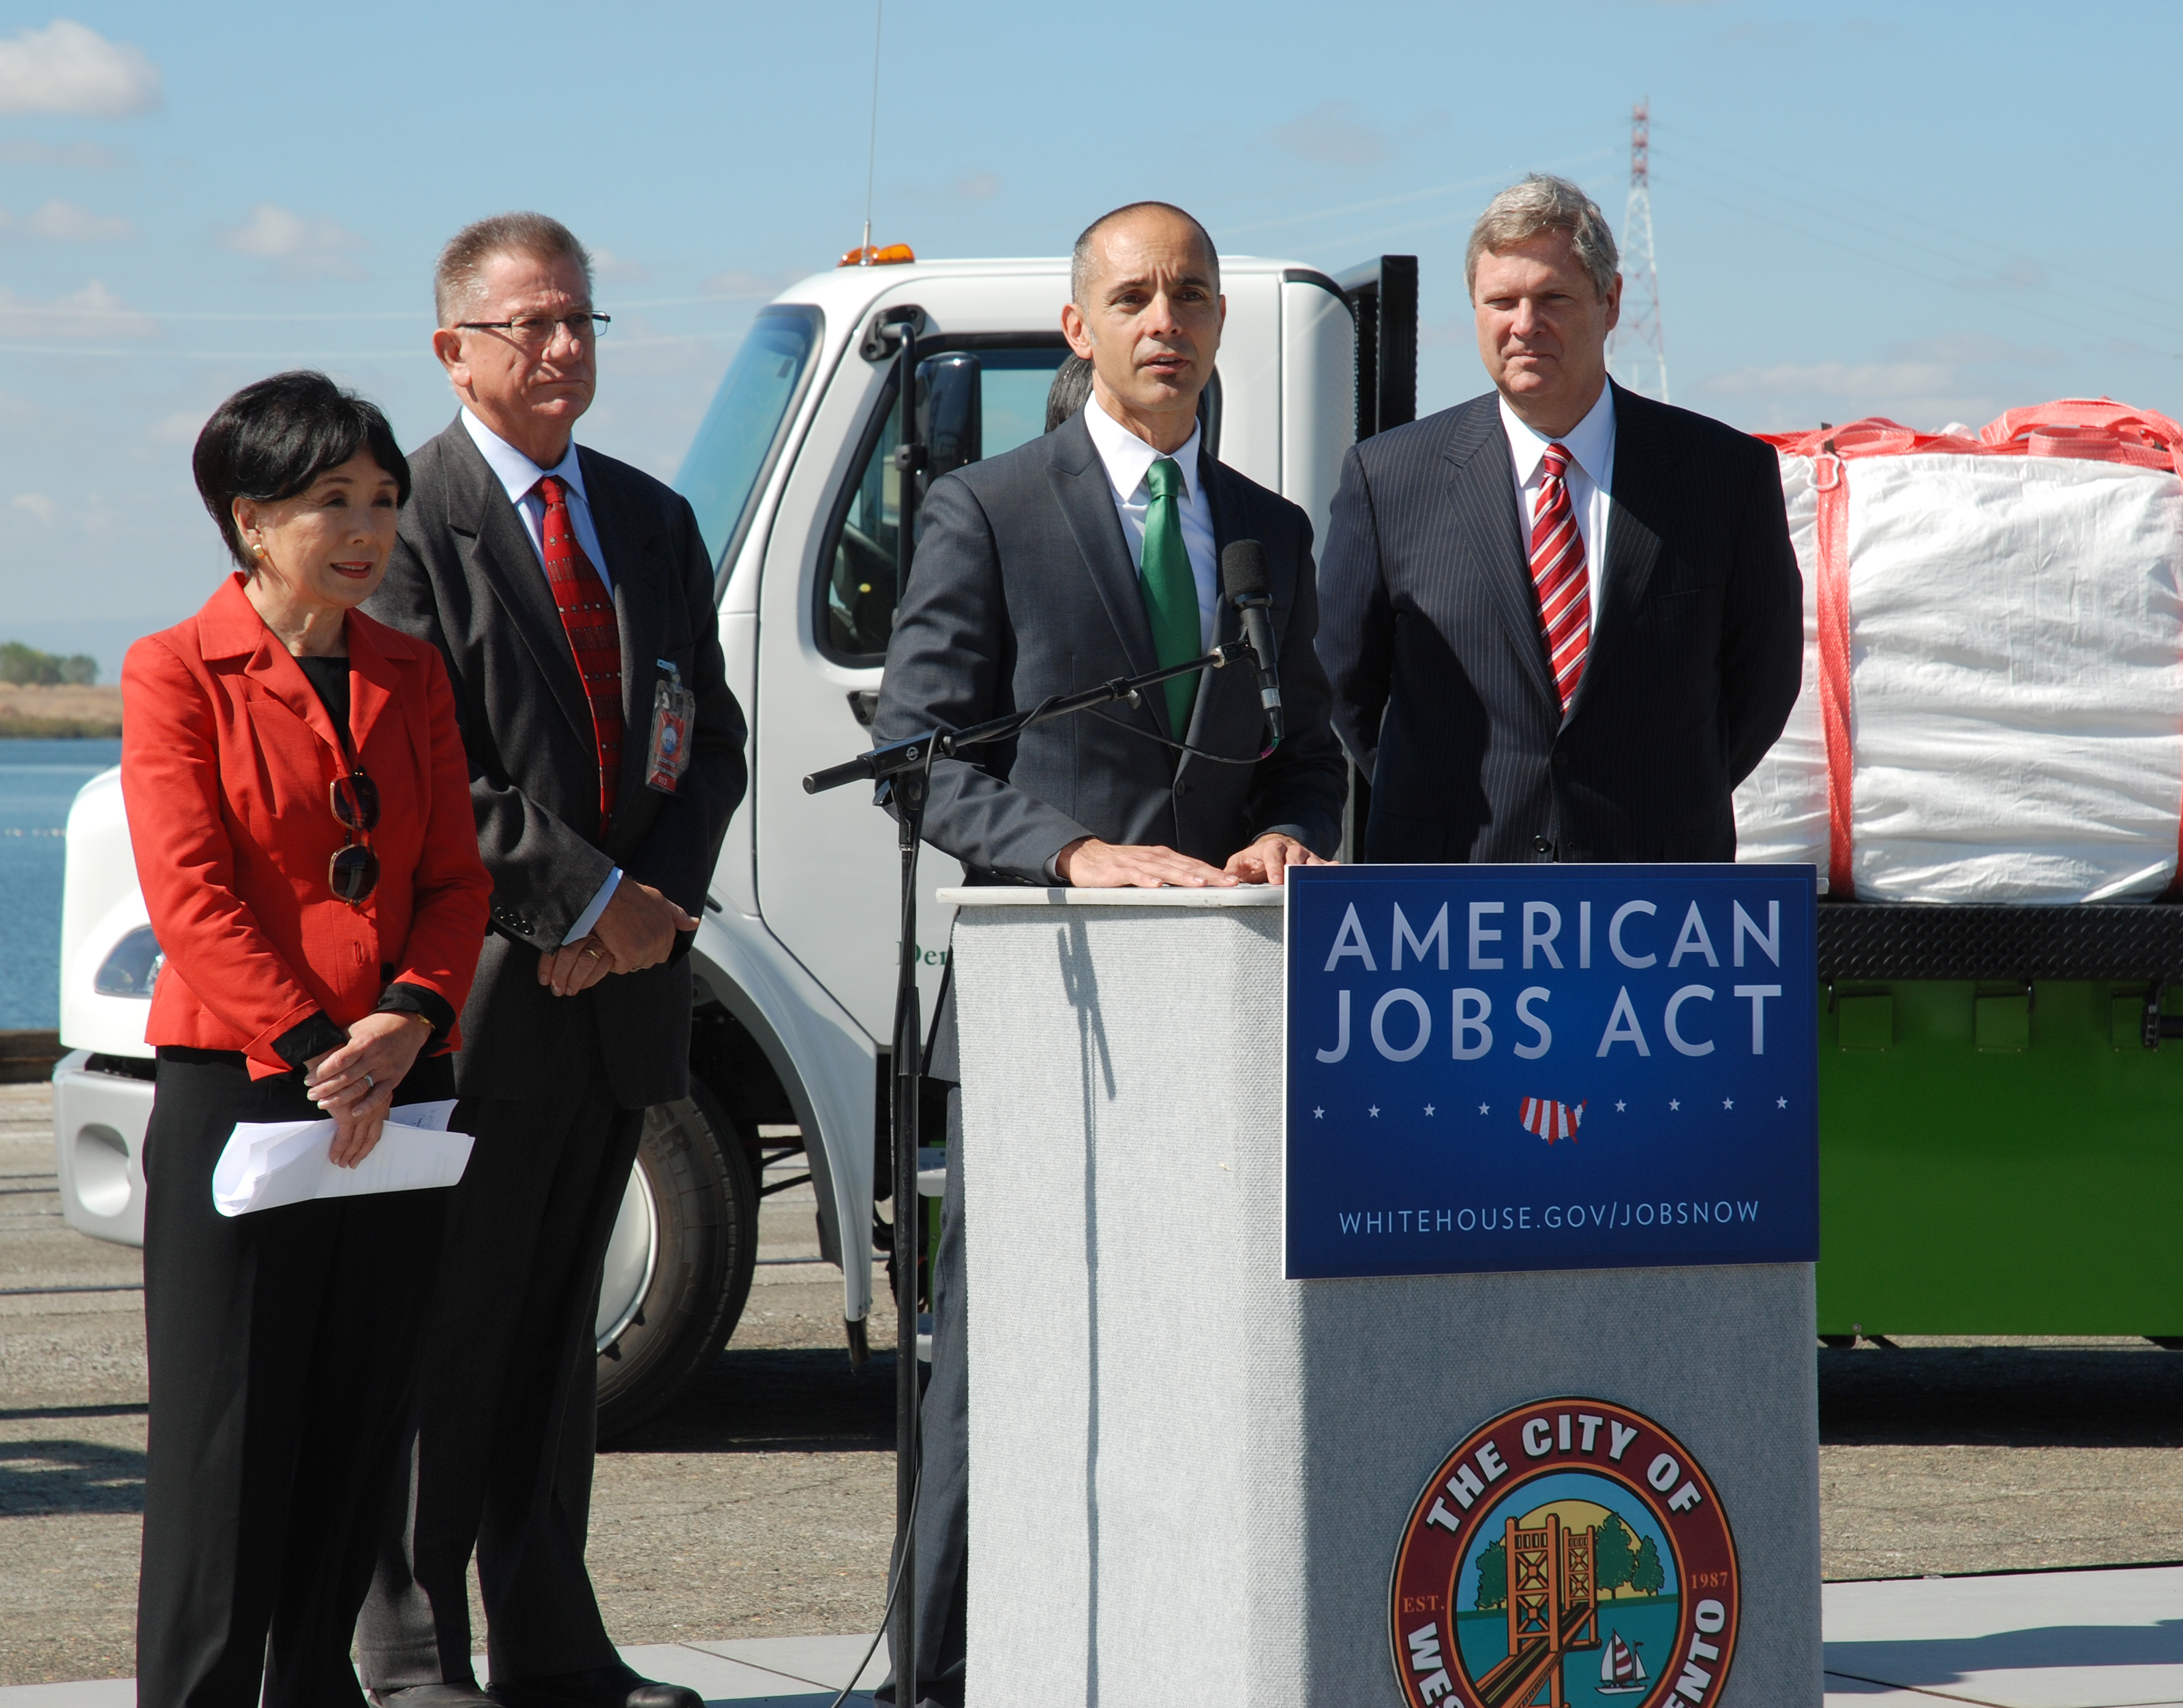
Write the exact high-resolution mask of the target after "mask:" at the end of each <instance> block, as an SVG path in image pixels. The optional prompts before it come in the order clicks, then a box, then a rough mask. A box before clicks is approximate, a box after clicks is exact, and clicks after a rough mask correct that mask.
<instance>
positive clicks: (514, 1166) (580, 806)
mask: <svg viewBox="0 0 2183 1708" xmlns="http://www.w3.org/2000/svg"><path fill="white" fill-rule="evenodd" d="M591 284H592V281H591V260H590V257H589V256H588V255H587V254H586V253H585V250H584V248H583V246H582V245H581V244H580V243H579V242H577V241H576V239H575V236H573V235H572V234H571V233H570V232H569V230H568V228H567V227H566V226H564V225H562V224H560V222H559V221H558V220H549V219H547V218H546V217H545V216H543V215H542V214H502V215H500V216H498V217H497V218H494V219H491V220H480V221H479V222H478V223H477V224H475V225H470V226H469V227H467V228H466V229H464V231H460V232H458V233H457V234H456V236H454V238H453V240H452V241H451V242H449V243H448V244H447V248H445V249H444V250H443V251H442V253H441V255H440V260H439V266H438V269H437V271H436V275H435V277H434V280H433V293H434V297H435V299H436V307H437V309H438V313H439V330H438V331H436V332H434V333H433V335H432V349H433V353H434V354H435V355H436V356H437V357H438V358H439V359H440V363H441V365H442V367H443V368H445V369H446V370H447V379H448V381H449V383H450V384H451V385H452V386H453V387H454V390H455V393H456V395H457V396H458V398H461V400H462V411H461V414H459V415H458V417H457V419H456V420H455V422H454V424H453V426H449V427H448V428H447V431H444V432H442V434H441V435H440V436H439V437H437V438H436V439H433V440H432V441H430V442H429V443H427V444H426V445H425V446H424V447H422V448H420V449H419V451H418V452H417V453H416V455H415V456H414V458H413V459H411V463H410V467H411V469H412V470H413V471H414V478H415V486H414V496H413V498H411V501H410V503H409V505H408V509H406V510H405V511H404V512H403V516H402V521H401V527H400V532H399V536H398V539H397V544H396V547H395V550H394V556H393V562H392V567H391V568H390V569H389V570H388V573H387V578H386V583H385V585H384V586H383V587H381V588H380V592H379V593H377V594H376V595H375V597H374V598H373V600H372V601H371V604H370V607H369V608H370V609H371V612H372V614H373V615H375V616H378V617H380V619H381V620H385V621H386V622H389V623H392V625H393V626H395V627H397V628H399V629H403V630H405V631H408V632H409V633H411V634H414V635H416V636H418V637H420V638H423V639H426V640H430V642H432V643H433V644H435V645H436V646H437V647H438V648H440V650H441V652H442V654H443V655H444V656H445V658H446V659H447V671H448V675H449V677H450V679H451V680H452V682H453V687H454V692H455V700H456V704H457V708H458V711H459V713H460V715H461V720H462V727H463V740H464V746H465V748H467V750H468V753H469V771H470V799H471V804H472V806H473V808H474V809H475V813H476V817H477V826H478V842H479V848H480V853H481V854H483V856H484V859H485V864H486V871H488V872H489V873H490V874H491V876H492V882H493V893H492V928H491V932H490V934H489V935H488V936H487V937H486V943H485V949H484V952H483V954H482V955H481V956H480V960H479V963H478V975H477V979H476V982H475V984H474V985H473V986H472V987H471V991H470V999H469V1004H468V1006H467V1007H465V1008H464V1010H463V1015H462V1032H463V1048H462V1051H461V1053H460V1054H459V1055H458V1057H457V1060H456V1066H455V1074H456V1085H457V1089H458V1091H459V1092H460V1093H461V1095H462V1098H463V1104H462V1106H461V1108H460V1109H459V1110H458V1111H457V1113H456V1119H455V1124H456V1125H457V1126H458V1127H459V1128H460V1129H461V1130H462V1131H464V1132H469V1133H472V1134H475V1137H476V1140H477V1143H476V1146H475V1149H474V1150H473V1151H472V1153H471V1156H470V1163H469V1170H468V1171H467V1172H466V1173H465V1174H464V1177H463V1181H462V1183H461V1185H459V1186H458V1187H457V1188H455V1189H454V1193H453V1203H452V1205H450V1211H449V1216H448V1238H447V1247H446V1250H445V1253H444V1255H443V1258H442V1266H441V1272H440V1277H439V1281H438V1283H437V1291H436V1299H435V1304H434V1307H433V1317H432V1320H431V1322H430V1326H429V1327H428V1329H427V1331H426V1335H425V1349H424V1355H423V1360H422V1366H421V1370H420V1374H419V1396H418V1403H417V1418H418V1421H417V1433H416V1438H415V1446H414V1455H413V1459H412V1464H411V1477H410V1482H409V1486H408V1499H407V1502H406V1507H405V1509H404V1510H401V1511H400V1512H399V1514H398V1516H395V1515H392V1514H390V1519H389V1526H388V1533H387V1535H386V1539H385V1543H384V1545H383V1546H382V1547H381V1549H380V1561H379V1567H378V1572H377V1576H376V1579H375V1583H374V1584H373V1586H372V1592H371V1597H370V1600H369V1601H368V1602H367V1603H366V1605H365V1607H364V1616H363V1618H362V1619H361V1620H360V1621H359V1622H358V1653H359V1658H360V1662H361V1671H362V1673H363V1677H364V1683H365V1684H366V1686H367V1687H368V1688H369V1689H370V1691H371V1693H372V1695H373V1697H374V1698H375V1700H377V1701H378V1702H380V1704H381V1705H392V1704H397V1703H398V1704H400V1705H402V1708H489V1705H491V1704H493V1703H497V1704H499V1705H501V1708H698V1704H699V1698H698V1696H697V1693H696V1692H694V1691H692V1690H688V1689H684V1688H682V1687H681V1686H680V1685H674V1684H659V1683H653V1682H651V1681H649V1680H647V1679H645V1678H642V1677H640V1676H639V1675H638V1674H637V1673H636V1672H634V1671H633V1670H631V1669H630V1667H628V1666H625V1665H624V1664H623V1663H622V1662H621V1661H620V1660H619V1658H618V1657H617V1655H615V1652H614V1645H613V1644H612V1642H611V1641H610V1640H609V1638H608V1635H607V1631H606V1627H605V1625H604V1623H603V1622H602V1621H601V1619H600V1616H599V1611H598V1605H597V1600H596V1598H595V1597H594V1596H593V1594H592V1584H591V1579H590V1577H589V1576H588V1574H587V1573H586V1571H585V1568H584V1544H585V1538H586V1529H587V1526H588V1522H589V1515H590V1508H591V1492H592V1449H593V1444H594V1409H595V1405H596V1386H597V1354H596V1351H595V1349H594V1346H593V1339H592V1316H593V1312H594V1310H596V1308H597V1305H596V1301H597V1295H598V1287H599V1272H600V1268H601V1266H602V1264H603V1261H604V1259H605V1253H606V1243H607V1239H608V1235H609V1233H610V1232H612V1230H613V1227H614V1218H615V1216H616V1214H617V1212H618V1211H619V1208H620V1205H621V1201H622V1194H623V1192H624V1191H625V1188H626V1186H627V1183H628V1180H629V1173H630V1164H631V1162H632V1161H633V1160H634V1159H635V1156H636V1144H637V1138H638V1135H639V1132H640V1130H641V1128H642V1124H643V1120H644V1110H646V1109H647V1107H648V1106H649V1105H651V1104H657V1103H666V1102H669V1101H672V1100H673V1099H677V1098H680V1097H684V1096H686V1095H687V1094H688V1082H689V1038H690V971H689V966H688V963H687V961H686V960H685V958H684V957H685V954H686V951H687V949H688V948H689V945H690V938H691V933H692V932H694V931H695V930H696V929H697V911H698V909H699V908H700V907H701V905H702V904H703V901H704V897H705V886H706V884H707V882H708V880H709V879H710V878H711V876H712V873H713V868H714V862H715V861H716V860H717V859H718V857H719V848H720V843H721V840H722V838H723V837H724V836H725V833H726V831H727V824H728V816H729V815H730V813H732V812H733V811H734V810H735V808H736V804H737V803H738V802H740V801H741V799H742V793H743V787H744V782H745V771H744V765H743V738H744V734H745V731H744V726H743V720H742V711H741V710H740V709H739V708H738V707H737V706H736V700H735V697H734V695H733V694H732V693H730V692H729V689H728V687H727V683H726V681H725V674H724V669H723V665H722V662H721V657H720V647H719V633H718V628H717V621H716V618H715V615H714V608H713V565H712V561H711V559H710V557H709V555H708V553H707V551H706V549H705V545H704V542H703V540H702V539H701V538H700V537H699V536H698V531H697V519H696V517H695V516H694V515H692V513H691V509H690V506H689V505H688V503H686V502H685V501H684V500H683V499H682V498H680V497H678V496H677V495H676V494H675V493H674V492H672V491H670V490H669V488H667V487H664V486H662V485H661V484H660V483H659V482H658V481H655V480H653V478H652V477H651V476H648V475H645V474H642V473H640V472H639V471H638V470H636V469H633V468H631V467H630V466H629V465H627V464H625V463H619V462H616V461H614V459H612V458H609V457H603V456H601V455H600V454H599V453H597V452H596V451H592V450H589V449H585V448H580V447H579V446H577V445H576V444H575V442H574V440H573V439H572V437H570V436H571V433H572V431H573V430H574V428H575V424H576V420H577V418H578V417H579V416H580V415H581V414H583V413H584V411H585V410H586V409H588V408H589V407H590V405H591V402H592V391H593V388H594V386H595V383H596V380H597V372H596V360H595V359H596V355H597V342H598V337H599V334H600V333H601V332H602V331H604V330H605V326H606V323H607V316H606V315H604V314H599V313H597V311H596V310H595V309H594V308H593V306H592V289H591ZM474 1548H475V1552H476V1555H477V1563H478V1580H479V1587H480V1591H481V1592H482V1595H483V1599H484V1605H485V1612H486V1653H487V1655H488V1657H489V1659H490V1662H491V1675H492V1694H491V1695H490V1696H487V1695H486V1694H485V1693H483V1692H481V1691H480V1689H479V1688H478V1685H477V1682H476V1679H475V1677H474V1675H473V1673H472V1671H471V1666H470V1654H471V1633H470V1628H469V1600H468V1594H467V1588H468V1586H467V1575H468V1566H469V1558H470V1555H471V1552H472V1549H474Z"/></svg>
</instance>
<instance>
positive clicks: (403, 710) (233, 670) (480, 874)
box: [121, 576, 492, 1079]
mask: <svg viewBox="0 0 2183 1708" xmlns="http://www.w3.org/2000/svg"><path fill="white" fill-rule="evenodd" d="M347 638H348V653H349V670H350V676H349V697H350V700H351V705H350V709H349V730H350V740H351V742H352V743H353V747H354V749H355V751H356V753H357V754H358V757H359V758H360V759H361V761H362V763H363V766H364V771H365V772H366V773H367V774H368V775H369V776H370V777H371V779H372V781H373V782H375V783H376V784H378V786H379V800H380V814H379V826H378V828H377V829H375V830H374V831H373V832H371V833H370V835H369V837H368V838H366V839H367V840H368V841H369V843H370V844H371V846H372V848H373V850H374V852H375V853H376V854H378V856H379V866H380V875H379V885H378V887H377V888H376V889H375V890H374V891H373V892H372V893H371V894H370V895H369V896H368V897H366V898H365V899H364V903H363V904H362V905H361V906H359V907H351V906H349V905H348V904H347V903H346V902H342V901H338V900H336V899H335V898H334V895H333V893H332V891H331V889H330V888H329V887H328V886H327V880H326V865H327V862H328V861H329V860H331V859H332V857H333V855H334V854H335V853H336V851H337V850H338V849H339V848H341V847H342V844H343V843H345V842H346V841H347V840H348V837H347V832H346V831H345V830H344V829H343V828H342V825H341V822H340V821H338V820H337V819H336V818H335V817H334V815H333V809H332V807H331V804H330V802H329V799H328V794H327V791H328V787H329V785H331V782H333V780H334V779H335V778H336V777H337V776H344V775H346V774H347V761H346V760H345V759H343V757H342V747H341V743H340V741H339V740H338V738H337V737H336V732H335V730H334V726H333V720H332V719H331V718H330V717H329V716H328V715H326V709H325V705H324V704H323V703H322V702H321V701H320V700H319V697H318V695H317V693H314V691H313V689H312V687H311V685H310V682H309V681H308V679H307V678H306V677H305V676H304V675H303V670H302V668H301V667H300V666H299V665H297V663H296V661H295V659H293V658H292V657H291V656H290V654H289V653H288V649H287V648H286V647H284V646H282V645H281V643H280V641H279V640H278V639H276V638H275V636H274V634H273V631H271V630H270V629H269V628H267V627H266V626H265V623H264V620H263V619H262V618H260V617H259V616H258V611H257V608H256V607H255V606H253V604H251V603H250V601H249V599H248V598H247V597H245V595H244V593H243V591H242V577H241V576H231V577H229V579H228V580H227V581H226V582H225V584H223V585H222V587H220V589H219V592H217V593H214V595H213V596H212V598H209V599H208V600H207V601H206V602H205V604H204V609H202V610H200V611H199V612H198V613H197V615H195V616H194V617H192V618H190V619H189V620H187V621H186V622H181V623H178V624H176V625H175V626H174V627H173V628H171V629H168V630H166V631H164V632H163V633H160V634H156V635H148V636H147V637H145V638H144V639H142V640H141V641H139V642H137V643H136V645H135V646H133V647H131V648H130V649H129V657H128V660H127V662H126V663H125V664H124V665H123V666H122V669H121V704H122V717H121V794H122V798H123V800H124V802H125V803H126V804H127V807H128V811H129V837H130V841H131V843H132V844H133V845H134V847H135V848H136V877H137V882H138V883H139V884H140V885H141V886H142V889H143V893H144V904H145V906H146V907H147V909H148V910H150V913H151V916H152V929H153V933H154V935H156V936H157V937H158V940H159V947H160V948H161V949H164V951H165V953H166V957H167V961H166V966H165V968H164V971H162V972H161V973H160V975H159V982H158V985H157V987H156V988H154V990H153V996H152V1012H151V1016H150V1019H149V1021H148V1022H147V1025H146V1026H145V1028H144V1037H145V1040H146V1042H147V1043H153V1044H189V1045H193V1046H195V1047H197V1048H198V1049H232V1050H241V1051H242V1052H243V1053H244V1054H247V1056H248V1057H249V1059H250V1072H251V1077H253V1078H254V1079H264V1078H266V1077H269V1076H271V1075H274V1074H279V1073H286V1072H287V1071H288V1064H287V1063H286V1061H284V1060H281V1056H280V1055H279V1054H278V1053H277V1052H276V1051H275V1049H274V1048H273V1041H274V1040H275V1038H279V1037H280V1036H281V1034H282V1033H284V1032H286V1031H287V1030H288V1029H289V1028H290V1027H292V1026H297V1025H298V1024H300V1023H301V1022H302V1021H306V1020H308V1019H309V1018H310V1017H311V1015H312V1014H313V1013H314V1012H316V1011H317V1010H321V1009H323V1010H325V1013H326V1014H327V1015H329V1016H330V1017H331V1019H333V1020H335V1021H337V1022H339V1023H340V1024H341V1025H342V1026H349V1025H352V1024H353V1023H354V1022H355V1021H358V1020H361V1019H362V1018H363V1017H364V1015H367V1014H369V1013H370V1012H371V1011H372V1010H373V1009H374V1008H375V1006H376V1005H377V1004H378V1001H379V997H380V992H381V991H382V990H384V989H385V988H386V986H387V985H388V984H390V983H392V982H394V981H395V980H397V979H399V980H402V981H404V982H408V983H410V984H417V985H422V986H423V987H424V988H425V989H427V990H430V991H434V992H436V993H438V994H439V995H440V996H441V997H442V998H444V999H446V1001H447V1005H448V1006H449V1007H450V1008H452V1009H453V1010H456V1011H457V1012H458V1013H459V1012H461V1010H462V1006H463V1000H464V998H465V997H466V996H468V995H469V987H470V976H471V975H472V973H474V972H475V971H476V968H477V958H478V949H479V946H480V944H481V943H483V942H484V940H485V931H486V910H487V907H488V905H489V903H490V898H491V894H492V880H491V879H490V878H489V877H487V876H486V870H485V866H484V864H483V862H481V861H480V860H479V858H478V848H477V826H476V823H475V820H474V819H473V818H472V816H471V814H470V781H469V763H468V761H467V760H466V759H464V754H463V739H462V732H461V731H460V729H459V728H458V726H457V724H456V721H455V702H454V696H453V693H451V692H450V691H449V689H448V687H447V667H446V665H443V664H442V662H441V659H440V654H438V652H437V651H436V650H435V649H434V648H431V647H430V646H428V645H425V643H422V642H420V641H415V640H412V639H411V638H409V637H408V636H407V635H403V634H401V633H398V632H397V631H395V630H393V629H390V628H388V627H386V626H385V625H384V624H382V623H378V622H375V621H374V620H372V619H371V618H369V617H367V616H365V615H364V614H363V613H362V612H361V611H351V612H350V613H349V614H348V618H347ZM457 1042H458V1040H457V1039H456V1038H453V1037H451V1038H448V1039H447V1046H446V1047H447V1048H448V1049H453V1048H454V1047H455V1044H456V1043H457Z"/></svg>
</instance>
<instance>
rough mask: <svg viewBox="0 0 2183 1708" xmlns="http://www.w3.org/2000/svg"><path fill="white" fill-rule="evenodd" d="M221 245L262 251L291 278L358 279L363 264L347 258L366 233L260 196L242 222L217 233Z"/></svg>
mask: <svg viewBox="0 0 2183 1708" xmlns="http://www.w3.org/2000/svg"><path fill="white" fill-rule="evenodd" d="M219 242H220V247H221V248H226V249H232V250H234V251H235V252H236V253H237V254H238V255H258V256H262V257H263V258H264V259H266V260H269V261H271V262H273V263H275V270H276V271H278V272H280V273H281V274H282V275H285V276H286V277H288V278H292V279H327V278H340V279H354V278H360V277H361V276H363V273H364V270H363V269H362V268H361V267H359V266H358V265H357V264H356V263H355V262H354V261H353V260H351V259H349V256H350V255H351V254H352V253H353V252H354V251H356V250H358V249H361V248H364V239H363V238H361V237H359V236H357V235H356V233H355V232H353V231H349V230H348V229H347V228H346V227H345V226H342V225H336V223H335V222H334V221H333V220H307V219H305V218H304V217H303V215H302V214H296V213H292V212H291V211H289V209H286V208H283V207H281V206H278V205H277V204H275V203H271V202H260V203H258V204H257V205H256V206H254V207H253V208H252V209H251V210H250V217H249V218H248V219H247V220H244V221H243V223H242V224H241V225H231V226H229V227H227V228H226V229H225V231H221V233H220V234H219Z"/></svg>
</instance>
